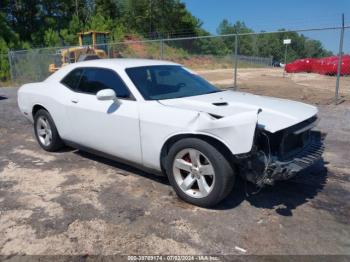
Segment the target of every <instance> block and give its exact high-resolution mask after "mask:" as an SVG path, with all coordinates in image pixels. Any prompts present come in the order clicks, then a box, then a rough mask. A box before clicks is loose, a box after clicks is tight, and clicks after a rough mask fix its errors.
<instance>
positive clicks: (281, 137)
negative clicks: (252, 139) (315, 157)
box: [258, 116, 317, 161]
mask: <svg viewBox="0 0 350 262" xmlns="http://www.w3.org/2000/svg"><path fill="white" fill-rule="evenodd" d="M316 120H317V117H316V116H315V117H312V118H309V119H307V120H305V121H303V122H301V123H299V124H297V125H294V126H291V127H289V128H286V129H283V130H281V131H278V132H276V133H270V132H267V131H262V133H260V135H258V147H259V148H260V149H262V150H263V151H265V152H266V153H271V155H273V156H275V157H277V158H278V160H281V161H287V160H289V159H292V158H294V157H295V155H296V154H298V153H299V152H301V151H304V149H305V148H306V147H307V146H308V145H309V144H310V143H311V141H310V139H311V135H310V134H311V131H310V129H308V127H309V126H310V124H312V123H315V121H316Z"/></svg>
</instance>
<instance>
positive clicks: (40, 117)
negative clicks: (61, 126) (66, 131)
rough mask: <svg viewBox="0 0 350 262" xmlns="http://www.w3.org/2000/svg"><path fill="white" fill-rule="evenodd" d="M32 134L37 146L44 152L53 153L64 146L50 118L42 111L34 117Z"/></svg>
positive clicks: (47, 113)
mask: <svg viewBox="0 0 350 262" xmlns="http://www.w3.org/2000/svg"><path fill="white" fill-rule="evenodd" d="M34 132H35V137H36V139H37V141H38V143H39V145H40V146H41V147H42V148H43V149H44V150H46V151H49V152H54V151H57V150H59V149H60V148H62V147H63V146H64V144H63V142H62V140H61V138H60V136H59V134H58V131H57V128H56V125H55V123H54V121H53V119H52V117H51V116H50V114H49V112H47V111H46V110H44V109H40V110H39V111H38V112H37V113H36V114H35V116H34Z"/></svg>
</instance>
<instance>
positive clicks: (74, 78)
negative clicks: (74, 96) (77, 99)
mask: <svg viewBox="0 0 350 262" xmlns="http://www.w3.org/2000/svg"><path fill="white" fill-rule="evenodd" d="M82 73H83V69H82V68H77V69H74V70H73V71H72V72H70V73H69V74H68V75H66V76H65V77H64V78H63V79H62V81H61V83H62V84H64V85H66V86H67V87H69V88H71V89H73V90H75V89H76V88H77V86H78V84H79V81H80V78H81V75H82Z"/></svg>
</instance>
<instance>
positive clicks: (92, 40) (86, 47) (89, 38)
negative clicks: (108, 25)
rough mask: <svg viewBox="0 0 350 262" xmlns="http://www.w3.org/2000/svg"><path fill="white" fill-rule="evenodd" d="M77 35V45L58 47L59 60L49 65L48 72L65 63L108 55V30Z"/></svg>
mask: <svg viewBox="0 0 350 262" xmlns="http://www.w3.org/2000/svg"><path fill="white" fill-rule="evenodd" d="M78 36H79V46H78V47H69V48H65V49H60V50H59V51H58V55H59V56H58V60H59V61H57V63H53V64H50V65H49V72H51V73H53V72H55V71H57V70H58V69H60V68H61V67H63V66H65V65H67V64H71V63H75V62H79V61H86V60H92V59H98V58H107V57H108V55H107V53H108V48H107V42H108V37H109V32H98V31H88V32H81V33H78Z"/></svg>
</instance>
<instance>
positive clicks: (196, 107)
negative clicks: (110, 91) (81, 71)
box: [18, 59, 317, 171]
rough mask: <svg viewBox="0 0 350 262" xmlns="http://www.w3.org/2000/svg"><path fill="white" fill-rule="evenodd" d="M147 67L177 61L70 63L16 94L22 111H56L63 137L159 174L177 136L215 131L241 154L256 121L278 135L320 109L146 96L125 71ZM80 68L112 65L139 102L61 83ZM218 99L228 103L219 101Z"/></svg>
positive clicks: (242, 98)
mask: <svg viewBox="0 0 350 262" xmlns="http://www.w3.org/2000/svg"><path fill="white" fill-rule="evenodd" d="M149 65H177V64H175V63H172V62H166V61H156V60H141V59H109V60H91V61H86V62H79V63H75V64H71V65H68V66H65V67H64V68H62V69H60V70H58V71H57V72H56V73H54V74H53V75H51V76H50V77H49V78H47V79H46V80H45V81H43V82H40V83H32V84H26V85H23V86H22V87H21V88H20V89H19V91H18V104H19V108H20V110H21V112H22V113H23V114H24V115H25V116H26V117H27V118H28V119H29V120H30V121H33V115H32V110H33V107H34V106H35V105H41V106H43V107H44V108H46V109H47V110H48V111H49V113H50V114H51V116H52V118H53V119H54V121H55V124H56V126H57V129H58V132H59V134H60V136H61V138H62V139H63V140H67V141H71V142H74V143H77V144H80V145H82V146H85V147H88V148H92V149H95V150H98V151H101V152H104V153H106V154H110V155H113V156H116V157H118V158H122V159H125V160H127V161H131V162H135V163H137V164H140V165H142V166H145V167H148V168H153V169H156V170H159V171H160V170H161V160H160V158H161V150H162V148H163V146H164V144H165V142H166V141H167V140H168V139H169V138H171V137H173V136H175V135H180V134H192V135H206V136H210V137H212V138H214V139H216V140H218V141H220V142H221V143H223V144H224V145H226V147H227V148H228V149H229V150H230V151H231V152H232V154H242V153H247V152H249V151H250V150H251V148H252V144H253V139H254V132H255V129H256V126H257V124H258V125H260V126H261V127H263V128H265V129H266V130H268V131H269V132H272V133H273V132H276V131H278V130H281V129H284V128H286V127H289V126H292V125H295V124H297V123H299V122H301V121H303V120H305V119H308V118H310V117H312V116H314V115H316V114H317V109H316V108H315V107H313V106H310V105H306V104H303V103H300V102H294V101H289V100H284V99H277V98H269V97H262V96H256V95H251V94H246V93H240V92H235V91H223V92H218V93H212V94H207V95H200V96H192V97H186V98H177V99H168V100H160V101H146V100H144V98H143V97H142V95H141V94H140V92H139V91H138V90H137V88H136V87H135V85H134V84H133V83H132V81H131V80H130V78H129V77H128V75H127V74H126V72H125V68H129V67H137V66H149ZM77 67H102V68H108V69H111V70H114V71H115V72H117V73H118V75H119V76H120V77H121V78H122V80H123V81H124V83H125V84H126V85H127V86H128V88H129V90H130V92H131V93H132V95H133V96H134V98H135V100H126V99H119V100H118V103H116V102H114V101H100V100H97V98H96V96H94V95H91V94H83V93H77V92H74V91H72V90H70V89H69V88H67V87H66V86H64V85H62V84H61V83H60V81H61V79H62V78H63V77H64V76H66V75H67V74H68V73H69V72H70V71H71V70H73V69H74V68H77ZM74 101H78V103H74ZM215 102H226V103H227V105H224V106H215V105H213V104H212V103H215ZM261 110H262V111H261ZM260 111H261V112H260ZM210 114H212V115H210ZM213 115H214V116H213ZM216 116H220V117H221V118H219V119H218V117H216Z"/></svg>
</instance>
